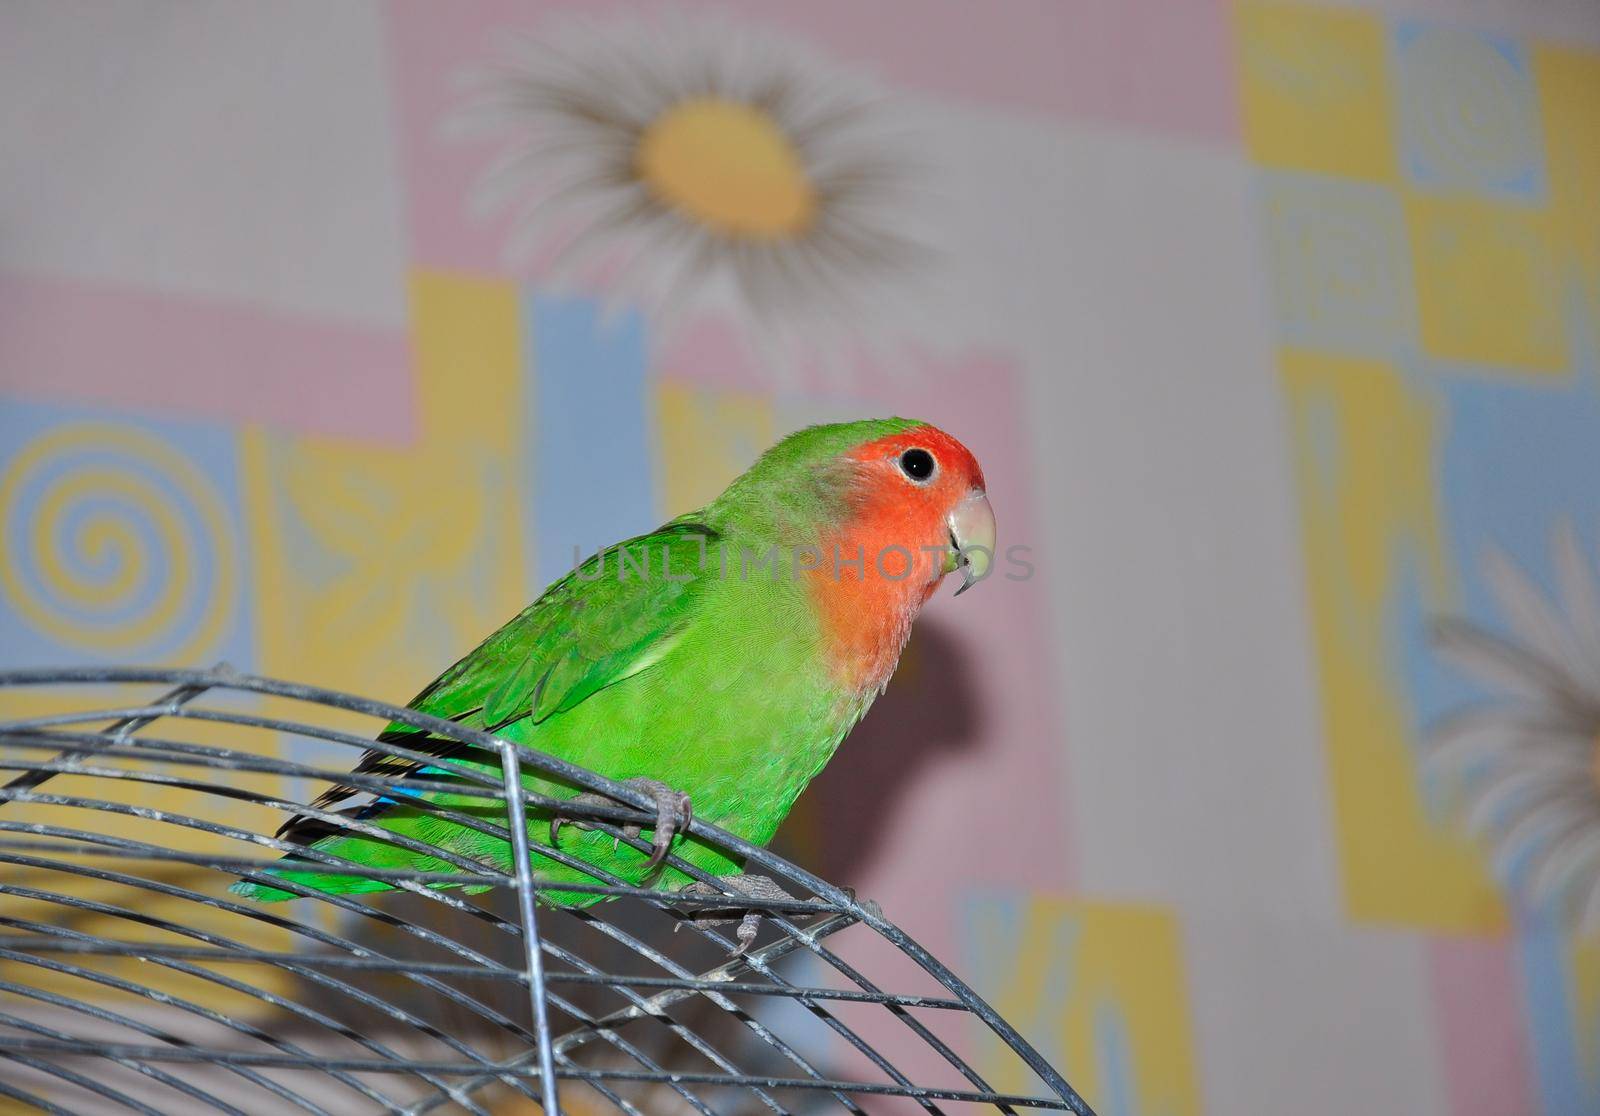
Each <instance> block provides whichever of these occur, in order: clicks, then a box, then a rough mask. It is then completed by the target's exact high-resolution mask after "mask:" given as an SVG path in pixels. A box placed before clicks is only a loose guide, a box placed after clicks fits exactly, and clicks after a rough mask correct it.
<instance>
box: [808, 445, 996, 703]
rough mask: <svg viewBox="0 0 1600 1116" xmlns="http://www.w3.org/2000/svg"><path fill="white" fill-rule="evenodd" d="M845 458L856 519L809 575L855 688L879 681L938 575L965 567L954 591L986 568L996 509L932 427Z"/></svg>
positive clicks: (974, 474) (979, 474)
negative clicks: (852, 465)
mask: <svg viewBox="0 0 1600 1116" xmlns="http://www.w3.org/2000/svg"><path fill="white" fill-rule="evenodd" d="M850 458H851V460H853V461H854V462H856V464H857V466H858V472H857V477H856V483H855V486H854V491H855V496H856V503H855V509H854V515H853V516H852V517H851V518H850V520H849V521H848V522H846V523H845V524H843V525H842V526H841V528H840V529H839V531H838V532H837V534H835V535H834V536H833V537H832V538H829V539H825V540H824V541H823V549H824V550H825V551H827V552H828V560H827V561H825V562H824V563H823V566H822V568H821V569H819V570H817V571H816V572H815V573H814V574H813V581H814V583H815V589H816V594H817V601H818V604H819V606H820V608H821V611H822V615H823V616H824V618H825V620H826V622H827V625H828V627H829V629H830V631H831V634H832V635H833V637H834V638H835V639H836V640H837V641H838V644H839V647H840V650H841V653H842V660H841V661H842V664H843V665H844V666H846V667H847V668H848V671H849V673H850V674H851V676H852V679H853V680H854V681H856V682H857V683H858V684H860V685H881V683H882V681H886V680H887V678H888V675H889V672H891V671H892V670H893V669H894V664H895V661H896V660H897V659H898V658H899V655H900V650H901V647H902V646H903V645H904V643H905V639H906V636H907V634H908V633H909V631H910V627H911V622H912V620H914V619H915V618H916V614H917V611H918V610H919V609H920V608H921V607H922V604H923V603H924V602H925V601H926V600H927V599H928V598H929V597H930V596H931V595H932V594H933V591H934V590H935V589H936V588H937V587H938V585H939V582H940V580H941V579H942V578H943V577H944V575H945V574H947V573H950V572H952V571H954V570H956V569H958V568H964V569H965V571H966V584H964V585H963V586H962V589H961V590H958V592H960V591H964V590H965V589H966V588H967V587H968V586H969V585H971V584H972V583H973V582H975V581H977V580H979V579H981V578H982V577H983V576H984V575H985V574H986V573H987V571H988V569H989V567H990V564H991V562H992V561H993V557H994V546H995V522H994V512H993V511H992V510H991V509H990V507H989V501H988V498H987V497H986V495H985V493H984V479H983V470H982V468H980V467H979V465H978V461H977V459H976V458H975V457H973V455H972V453H971V451H970V450H968V449H967V447H966V446H964V445H962V444H961V443H960V442H958V441H956V439H954V438H952V437H951V436H950V435H949V434H946V433H945V432H944V431H942V430H940V429H938V428H937V427H933V426H921V427H917V428H915V429H912V430H907V431H905V432H903V433H900V434H893V435H890V436H889V437H886V438H879V439H876V440H875V441H871V442H867V443H865V444H863V445H861V446H858V447H857V448H856V449H855V450H854V451H853V452H852V453H851V454H850ZM836 556H837V557H836ZM855 559H859V561H860V564H859V566H857V565H854V564H851V563H850V561H849V560H855Z"/></svg>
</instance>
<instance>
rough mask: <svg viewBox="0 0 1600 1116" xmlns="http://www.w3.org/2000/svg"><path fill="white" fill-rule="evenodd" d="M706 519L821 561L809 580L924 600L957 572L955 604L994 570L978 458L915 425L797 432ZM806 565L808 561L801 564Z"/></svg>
mask: <svg viewBox="0 0 1600 1116" xmlns="http://www.w3.org/2000/svg"><path fill="white" fill-rule="evenodd" d="M707 511H708V512H710V513H711V515H712V517H713V518H715V519H722V520H725V521H727V522H730V523H734V524H737V525H738V526H740V527H742V528H745V529H748V530H753V531H754V532H756V533H757V534H759V535H762V536H765V537H770V538H773V539H775V540H776V541H777V542H779V543H780V545H783V546H786V547H790V548H800V549H805V550H807V551H810V550H817V551H820V552H821V555H820V559H821V560H820V564H816V565H815V569H813V570H812V572H814V573H818V574H826V575H830V576H837V577H839V578H842V579H844V580H855V581H867V582H874V581H887V582H892V583H894V584H897V585H903V586H904V587H905V588H906V589H908V590H916V591H918V592H919V593H920V596H921V598H922V599H924V600H925V599H926V598H927V596H928V595H929V594H931V593H932V592H933V590H934V589H935V588H936V587H937V586H938V584H939V582H940V580H941V579H942V578H943V577H944V575H945V574H948V573H953V572H955V571H956V570H958V569H959V570H962V571H963V580H962V585H961V588H960V589H958V590H957V593H958V594H959V593H962V592H965V591H966V590H967V589H968V588H970V587H971V586H972V585H973V584H974V583H976V582H978V581H981V580H982V579H983V578H984V577H986V576H987V575H988V573H989V570H990V568H991V567H992V565H993V562H994V548H995V520H994V510H993V509H992V508H991V507H990V506H989V499H988V496H987V494H986V492H985V486H984V479H983V469H982V468H981V467H980V466H979V465H978V460H977V458H975V457H974V456H973V455H972V451H971V450H969V449H967V447H966V446H964V445H962V444H961V443H960V442H959V441H957V440H956V439H955V438H954V437H952V436H951V435H949V434H947V433H945V432H944V431H943V430H940V429H939V428H938V427H937V426H932V425H930V424H928V423H925V422H919V421H917V420H914V419H902V418H892V419H867V420H863V421H860V422H841V423H830V424H826V425H821V426H809V427H806V428H805V429H804V430H800V431H797V432H795V433H793V434H791V435H789V436H788V437H787V438H784V439H783V440H782V441H780V442H779V443H778V444H777V445H775V446H773V447H772V448H771V449H769V450H768V451H767V452H766V453H764V454H762V456H761V458H760V460H758V461H757V462H756V463H755V464H754V465H752V466H751V467H750V469H749V470H748V471H747V472H746V473H745V474H744V475H743V476H741V477H739V479H738V480H736V481H734V482H733V484H732V485H730V486H729V487H728V490H727V491H726V492H724V493H723V495H722V496H721V497H719V498H718V499H717V501H716V502H714V503H713V504H712V505H711V507H710V508H709V509H707ZM858 551H859V554H858ZM858 556H859V557H861V558H863V559H864V562H863V563H857V562H856V558H857V557H858ZM816 561H817V559H816V558H814V557H813V556H812V555H810V554H807V555H805V556H803V557H802V558H801V559H800V564H801V565H802V566H803V567H805V568H807V569H812V567H813V565H814V564H815V563H816ZM919 603H920V602H919Z"/></svg>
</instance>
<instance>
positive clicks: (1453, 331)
mask: <svg viewBox="0 0 1600 1116" xmlns="http://www.w3.org/2000/svg"><path fill="white" fill-rule="evenodd" d="M1405 208H1406V225H1407V228H1408V229H1409V231H1410V234H1411V246H1412V256H1413V266H1414V269H1415V272H1416V283H1417V319H1418V326H1419V329H1420V331H1421V335H1422V351H1423V352H1424V353H1426V354H1427V355H1428V356H1431V357H1436V358H1438V359H1440V360H1448V361H1469V362H1476V363H1483V364H1491V365H1497V366H1502V367H1509V368H1515V369H1518V370H1526V371H1534V372H1560V371H1564V370H1565V369H1566V367H1567V346H1566V338H1565V336H1564V334H1563V325H1562V313H1561V311H1562V305H1563V301H1562V300H1563V292H1562V288H1561V281H1560V272H1559V266H1558V264H1557V263H1556V258H1557V256H1556V250H1555V237H1554V235H1553V230H1552V226H1551V223H1550V218H1549V215H1548V214H1546V213H1543V212H1540V211H1538V210H1531V209H1526V208H1523V207H1520V206H1514V205H1508V204H1504V203H1500V202H1491V201H1484V200H1481V199H1478V198H1471V197H1455V196H1452V197H1423V196H1418V197H1411V198H1408V199H1406V206H1405Z"/></svg>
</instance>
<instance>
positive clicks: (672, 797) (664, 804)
mask: <svg viewBox="0 0 1600 1116" xmlns="http://www.w3.org/2000/svg"><path fill="white" fill-rule="evenodd" d="M622 784H623V786H626V787H632V788H633V789H634V790H637V791H643V792H644V793H645V794H647V795H649V796H650V798H651V800H652V801H654V802H655V804H656V824H655V829H654V838H653V839H652V841H651V843H650V859H649V860H648V861H646V862H645V868H646V869H651V868H655V867H656V866H657V865H659V864H660V863H661V862H662V861H663V860H665V859H666V858H667V853H669V852H670V851H672V838H673V837H674V836H675V835H676V834H677V832H678V831H679V830H680V829H687V828H688V826H689V823H690V822H691V821H692V820H694V804H693V803H692V802H690V801H689V796H688V795H686V794H684V793H683V792H682V791H680V790H675V789H674V788H672V787H669V786H668V785H667V784H665V783H663V782H661V781H660V780H659V779H644V778H640V779H624V780H623V781H622ZM568 801H570V802H572V803H574V804H577V805H585V806H618V805H622V806H627V805H629V804H628V803H625V802H622V803H619V802H618V801H617V800H616V799H615V798H608V797H607V796H605V795H603V794H596V793H595V792H593V791H585V792H584V793H582V794H579V795H574V796H573V797H572V798H571V799H569V800H568ZM568 822H571V823H572V824H573V825H575V826H577V827H578V828H579V829H593V828H594V826H593V825H592V824H591V823H589V822H586V821H581V820H579V819H577V818H568V817H563V816H562V815H560V814H556V815H555V816H554V817H552V818H551V819H550V844H551V846H552V847H554V846H555V843H556V838H557V837H558V836H560V834H561V827H562V826H563V825H565V824H567V823H568ZM622 832H623V833H624V834H626V835H627V836H629V837H637V836H639V832H640V830H639V827H638V826H637V825H634V824H632V823H631V822H630V823H629V824H627V825H625V826H623V827H622ZM617 844H618V841H617V838H615V837H613V838H612V839H611V848H612V849H613V851H614V850H615V849H616V848H617Z"/></svg>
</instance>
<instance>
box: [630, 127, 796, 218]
mask: <svg viewBox="0 0 1600 1116" xmlns="http://www.w3.org/2000/svg"><path fill="white" fill-rule="evenodd" d="M634 166H635V170H636V171H637V173H638V175H639V177H640V178H641V179H642V180H643V181H644V182H645V184H646V185H647V186H648V187H649V188H650V190H651V191H652V192H653V193H654V194H655V195H656V197H657V199H658V200H660V201H661V202H662V203H663V204H665V205H669V206H671V207H672V208H674V209H676V210H678V211H679V212H681V213H683V214H685V215H687V216H689V217H692V218H694V219H695V220H697V221H699V222H701V223H702V224H704V225H707V226H708V227H710V228H712V229H714V230H715V231H717V232H721V233H725V234H729V235H733V236H743V237H750V238H753V239H758V240H777V239H782V238H785V237H791V236H794V235H796V234H797V233H800V232H803V231H804V230H805V228H806V226H807V225H809V224H810V223H811V219H812V217H813V215H814V214H815V213H816V208H817V196H816V191H815V190H814V189H813V188H812V185H811V180H810V179H809V178H808V177H806V169H805V164H804V163H803V162H802V161H801V158H800V152H799V151H797V150H796V149H795V146H794V144H793V143H792V142H791V141H790V139H789V137H788V136H786V135H785V134H784V132H783V129H782V128H780V127H778V124H777V121H775V120H773V119H772V117H771V116H770V115H769V114H767V113H766V112H763V111H762V110H761V109H758V108H755V107H753V106H751V105H747V104H741V103H740V102H737V101H726V100H722V99H721V98H717V97H696V98H694V99H692V100H687V101H680V102H678V103H677V104H675V105H673V106H672V107H671V108H669V109H668V110H667V111H666V112H664V113H662V114H661V115H660V116H658V117H657V118H656V119H655V120H654V121H653V122H652V123H651V124H650V126H649V127H648V128H646V129H645V131H644V135H643V136H642V137H640V140H639V149H638V152H637V153H636V155H635V157H634Z"/></svg>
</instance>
